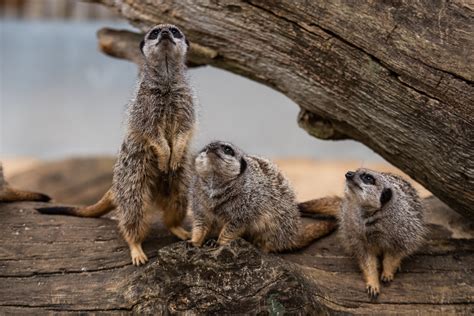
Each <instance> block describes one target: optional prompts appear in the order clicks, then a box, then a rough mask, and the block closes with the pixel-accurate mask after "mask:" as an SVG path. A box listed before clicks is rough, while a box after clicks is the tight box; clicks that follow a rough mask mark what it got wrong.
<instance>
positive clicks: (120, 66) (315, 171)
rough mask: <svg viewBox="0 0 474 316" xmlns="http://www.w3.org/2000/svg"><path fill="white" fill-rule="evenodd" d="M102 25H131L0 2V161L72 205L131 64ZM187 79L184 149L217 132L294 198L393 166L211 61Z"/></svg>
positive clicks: (116, 116)
mask: <svg viewBox="0 0 474 316" xmlns="http://www.w3.org/2000/svg"><path fill="white" fill-rule="evenodd" d="M105 26H107V27H114V28H123V29H133V27H132V26H130V25H129V24H128V23H127V22H125V21H123V20H121V19H120V18H119V17H118V16H117V15H115V14H114V12H112V11H110V10H109V9H108V8H106V7H103V6H100V5H97V4H91V3H86V2H80V1H72V0H0V29H1V31H0V32H1V35H0V36H1V38H0V160H1V161H3V162H4V164H5V169H6V175H7V178H8V179H10V180H11V182H12V183H14V184H16V185H21V186H23V187H27V188H30V189H37V188H40V189H43V190H45V189H46V190H47V191H48V190H49V192H47V193H49V194H52V195H53V196H54V197H57V199H59V200H66V201H71V202H77V203H81V202H84V203H85V202H88V201H89V200H90V201H93V200H94V199H96V195H97V194H96V193H94V194H92V195H90V196H87V197H84V196H83V197H76V198H71V197H70V195H74V194H73V193H74V192H77V191H79V190H80V188H82V187H84V188H85V187H86V186H87V188H88V189H90V186H92V185H93V183H95V182H94V181H91V179H94V177H97V176H98V175H101V174H105V175H104V176H103V177H102V178H101V179H103V181H102V182H100V181H99V182H100V183H102V184H101V185H102V186H105V187H106V186H108V183H109V182H110V172H111V168H112V167H111V166H112V164H113V157H114V155H115V154H116V152H117V150H118V148H119V145H120V142H121V139H122V135H123V131H124V121H125V116H124V110H125V108H126V106H127V103H128V102H129V100H130V98H131V97H132V93H133V91H134V89H135V84H136V78H137V68H136V66H135V65H134V64H132V63H130V62H128V61H124V60H118V59H113V58H110V57H108V56H105V55H104V54H102V53H101V52H99V51H98V49H97V40H96V35H95V33H96V31H97V30H98V29H100V28H101V27H105ZM190 77H191V81H192V83H193V85H194V87H195V89H196V92H197V95H198V99H199V101H200V106H199V121H200V124H199V131H198V134H197V137H196V140H195V144H194V148H195V149H197V148H199V147H201V146H203V145H204V144H206V143H208V142H209V141H211V140H215V139H223V140H229V141H232V142H234V143H235V144H237V145H238V146H240V147H241V148H243V149H244V150H246V151H247V152H250V153H253V154H258V155H262V156H267V157H270V158H272V159H275V160H276V161H277V163H278V164H279V165H280V166H281V168H282V169H283V171H284V172H285V173H286V174H287V175H288V176H289V177H290V179H291V180H292V182H293V183H294V184H295V186H296V188H297V191H298V195H299V196H300V198H302V199H303V198H304V199H305V198H309V197H312V196H314V195H320V194H321V195H322V194H340V193H341V192H342V189H343V182H344V180H343V175H344V173H345V171H347V170H349V169H355V168H357V167H360V166H365V167H371V168H375V169H382V170H390V171H395V172H398V173H400V172H399V171H398V170H396V169H395V168H394V167H393V166H391V165H389V164H388V163H386V162H385V161H384V160H383V159H382V158H381V157H380V156H378V155H377V154H375V153H374V152H373V151H372V150H370V149H369V148H367V147H365V146H364V145H362V144H360V143H357V142H354V141H337V142H333V141H321V140H318V139H316V138H313V137H311V136H309V135H308V134H307V133H306V132H305V131H304V130H302V129H300V128H299V127H298V125H297V122H296V117H297V114H298V110H299V108H298V106H297V105H296V104H295V103H294V102H292V101H291V100H290V99H288V98H287V97H285V96H284V95H282V94H280V93H278V92H276V91H274V90H272V89H270V88H268V87H266V86H264V85H261V84H259V83H256V82H254V81H250V80H248V79H246V78H243V77H240V76H238V75H235V74H232V73H229V72H225V71H222V70H219V69H216V68H212V67H201V68H197V69H192V70H190ZM78 157H79V158H78ZM98 157H100V158H98ZM65 159H66V160H65ZM99 161H102V163H98V162H99ZM104 161H106V163H104ZM58 166H61V167H58ZM77 170H81V171H80V172H81V176H80V177H79V176H78V174H77V172H78V171H77ZM52 174H55V176H51V175H52ZM88 174H89V176H87V175H88ZM82 177H85V179H83V180H81V181H83V182H81V183H82V184H83V185H82V186H81V185H77V183H76V182H77V181H79V180H78V178H81V179H82ZM86 180H87V181H86ZM48 181H49V182H48ZM91 183H92V184H91ZM73 184H74V186H73V188H74V189H71V186H72V185H73ZM94 185H98V184H97V183H96V184H94ZM59 187H61V189H60V188H59ZM64 187H68V188H69V189H68V190H66V191H67V192H68V193H67V194H66V193H61V192H63V191H64V190H63V189H64ZM419 188H420V187H419ZM420 189H421V188H420ZM61 190H63V191H61ZM100 190H102V189H100ZM100 190H99V191H100ZM422 193H423V194H427V192H426V191H424V190H423V191H422Z"/></svg>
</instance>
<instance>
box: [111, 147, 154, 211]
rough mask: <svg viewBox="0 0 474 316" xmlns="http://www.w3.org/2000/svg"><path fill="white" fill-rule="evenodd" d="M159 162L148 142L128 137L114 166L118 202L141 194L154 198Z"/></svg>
mask: <svg viewBox="0 0 474 316" xmlns="http://www.w3.org/2000/svg"><path fill="white" fill-rule="evenodd" d="M157 165H158V163H157V160H156V157H155V154H154V152H153V151H152V149H151V148H150V147H149V145H148V144H145V143H143V142H139V141H137V140H134V139H131V138H129V139H126V140H125V141H124V143H123V144H122V147H121V150H120V153H119V156H118V159H117V162H116V164H115V167H114V176H113V186H112V189H113V191H114V192H115V196H116V199H117V200H118V201H117V202H118V203H120V200H121V199H130V198H134V197H133V196H134V195H137V196H140V197H141V198H143V199H145V200H152V199H153V195H154V192H155V189H156V178H157V176H158V173H159V171H158V167H157Z"/></svg>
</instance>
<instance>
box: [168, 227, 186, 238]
mask: <svg viewBox="0 0 474 316" xmlns="http://www.w3.org/2000/svg"><path fill="white" fill-rule="evenodd" d="M170 231H171V233H172V234H173V235H175V236H176V237H178V238H179V239H181V240H188V239H191V233H190V232H188V231H187V230H186V229H184V228H183V227H181V226H176V227H171V228H170Z"/></svg>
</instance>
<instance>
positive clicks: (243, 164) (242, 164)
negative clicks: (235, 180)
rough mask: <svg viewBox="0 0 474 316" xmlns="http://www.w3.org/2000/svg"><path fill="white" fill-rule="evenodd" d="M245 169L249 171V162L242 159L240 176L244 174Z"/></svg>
mask: <svg viewBox="0 0 474 316" xmlns="http://www.w3.org/2000/svg"><path fill="white" fill-rule="evenodd" d="M245 169H247V161H245V159H244V158H240V174H242V173H244V171H245Z"/></svg>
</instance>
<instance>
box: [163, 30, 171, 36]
mask: <svg viewBox="0 0 474 316" xmlns="http://www.w3.org/2000/svg"><path fill="white" fill-rule="evenodd" d="M170 34H171V33H170V31H168V30H163V31H161V36H170Z"/></svg>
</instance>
